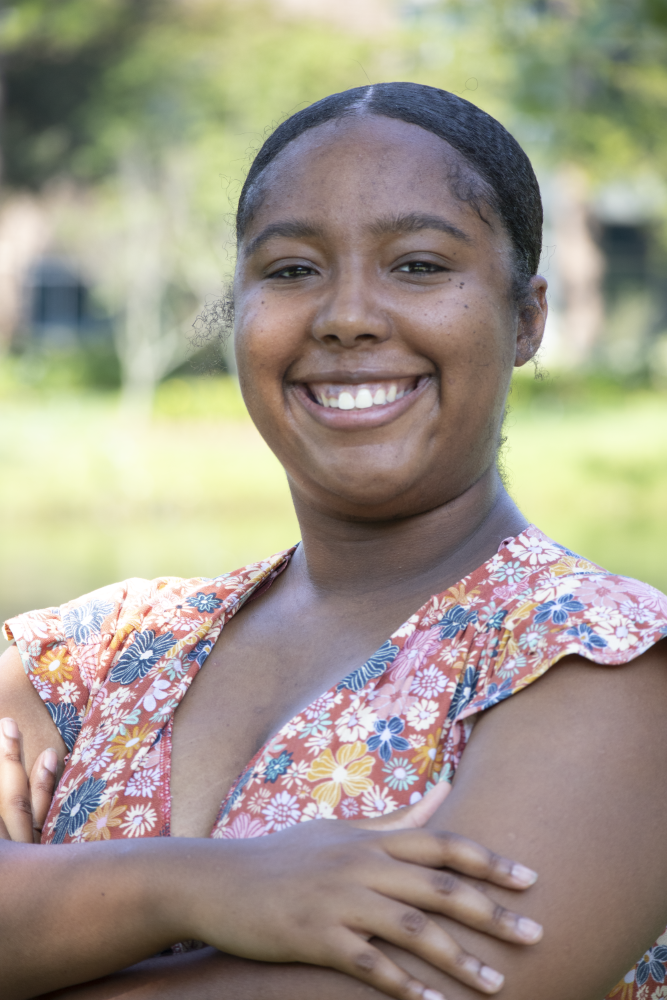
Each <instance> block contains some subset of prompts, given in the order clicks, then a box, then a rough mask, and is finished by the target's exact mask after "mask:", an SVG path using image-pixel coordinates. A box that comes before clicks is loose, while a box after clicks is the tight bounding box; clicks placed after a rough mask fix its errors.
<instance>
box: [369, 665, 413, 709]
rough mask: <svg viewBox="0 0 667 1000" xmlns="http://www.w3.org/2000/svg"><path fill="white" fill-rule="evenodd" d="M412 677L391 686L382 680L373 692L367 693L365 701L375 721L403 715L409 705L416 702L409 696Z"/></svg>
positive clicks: (388, 682)
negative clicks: (373, 714) (369, 706)
mask: <svg viewBox="0 0 667 1000" xmlns="http://www.w3.org/2000/svg"><path fill="white" fill-rule="evenodd" d="M411 687H412V677H410V676H408V677H405V678H403V680H402V681H398V682H397V683H396V684H393V683H392V682H391V681H389V680H383V681H382V682H381V683H380V685H379V686H378V687H376V688H375V689H374V690H373V691H369V692H368V695H367V697H366V700H367V701H368V703H369V704H370V705H371V707H372V709H373V712H374V713H375V716H376V718H377V719H389V718H391V716H392V715H405V713H406V712H407V710H408V709H409V708H410V706H411V705H414V703H415V702H416V700H417V697H416V695H414V694H410V688H411Z"/></svg>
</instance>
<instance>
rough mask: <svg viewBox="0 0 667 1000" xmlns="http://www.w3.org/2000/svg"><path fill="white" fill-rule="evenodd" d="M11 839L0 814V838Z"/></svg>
mask: <svg viewBox="0 0 667 1000" xmlns="http://www.w3.org/2000/svg"><path fill="white" fill-rule="evenodd" d="M11 839H12V838H11V837H10V836H9V830H8V829H7V827H6V826H5V821H4V819H3V818H2V816H0V840H11Z"/></svg>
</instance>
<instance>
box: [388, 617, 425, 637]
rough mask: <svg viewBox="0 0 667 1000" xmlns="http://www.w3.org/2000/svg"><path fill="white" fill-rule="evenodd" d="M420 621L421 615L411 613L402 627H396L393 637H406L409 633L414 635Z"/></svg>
mask: <svg viewBox="0 0 667 1000" xmlns="http://www.w3.org/2000/svg"><path fill="white" fill-rule="evenodd" d="M418 621H419V615H410V617H409V618H408V620H407V621H406V622H405V624H404V625H401V627H400V628H398V629H396V631H395V632H394V634H393V635H392V639H404V638H405V637H406V636H408V635H412V633H413V632H414V630H415V629H416V628H417V622H418Z"/></svg>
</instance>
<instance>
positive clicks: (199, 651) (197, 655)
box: [185, 639, 215, 667]
mask: <svg viewBox="0 0 667 1000" xmlns="http://www.w3.org/2000/svg"><path fill="white" fill-rule="evenodd" d="M214 645H215V643H214V642H213V640H212V639H200V640H199V642H198V643H197V645H196V646H195V647H194V649H192V650H191V651H190V652H189V653H188V655H187V656H186V657H185V659H186V660H187V661H188V662H189V663H192V662H193V661H195V660H196V662H197V663H198V664H199V666H200V667H202V666H203V665H204V660H205V659H206V658H207V656H208V655H209V653H210V652H211V650H212V649H213V646H214Z"/></svg>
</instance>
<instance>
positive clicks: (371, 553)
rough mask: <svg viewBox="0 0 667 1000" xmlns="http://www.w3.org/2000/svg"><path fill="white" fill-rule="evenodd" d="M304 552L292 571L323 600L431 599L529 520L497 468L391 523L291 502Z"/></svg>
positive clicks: (301, 550)
mask: <svg viewBox="0 0 667 1000" xmlns="http://www.w3.org/2000/svg"><path fill="white" fill-rule="evenodd" d="M294 505H295V508H296V513H297V517H298V519H299V525H300V528H301V533H302V535H301V537H302V545H301V546H300V547H299V549H298V550H297V553H296V555H295V563H296V566H295V568H297V567H298V575H299V577H300V578H301V581H302V583H307V585H308V586H309V587H310V588H312V589H313V590H314V591H316V592H317V593H318V595H319V596H320V597H339V598H341V599H343V600H345V601H346V602H347V601H350V602H354V601H355V600H358V599H359V598H360V597H362V596H363V597H366V598H367V597H368V596H369V594H372V593H375V594H379V593H384V594H388V593H392V592H393V593H396V594H397V595H398V594H400V593H409V592H421V591H424V592H429V593H436V592H438V591H440V590H444V589H446V588H447V587H449V586H452V585H453V584H455V583H456V582H457V581H458V580H460V579H461V578H462V577H464V576H466V575H467V574H468V573H470V572H471V571H472V570H474V569H476V568H477V567H478V566H480V565H481V564H482V563H483V562H485V561H486V560H487V559H490V558H491V556H492V555H493V554H494V553H495V552H496V551H497V550H498V546H499V545H500V542H501V541H502V540H503V538H507V537H508V536H511V535H516V534H518V533H520V532H521V531H523V530H524V528H525V527H526V526H527V523H528V522H527V521H526V519H525V518H524V516H523V515H522V514H521V512H520V511H519V509H518V508H517V506H516V505H515V504H514V502H513V501H512V499H511V498H510V497H509V495H508V493H507V491H506V490H505V488H504V486H503V485H502V482H501V480H500V476H499V475H498V471H497V469H496V468H495V467H492V468H491V469H489V470H488V471H487V472H486V473H485V474H484V475H483V476H482V477H481V479H479V480H478V481H477V482H476V483H475V484H474V485H473V486H471V487H470V488H469V489H468V490H466V492H465V493H463V494H462V495H461V496H459V497H456V499H454V500H451V501H449V502H447V503H445V504H443V505H442V506H440V507H436V508H434V509H433V510H429V511H427V512H426V513H423V514H417V515H415V516H413V517H408V518H402V519H400V520H395V521H382V522H355V521H344V520H338V519H336V518H334V517H332V516H330V515H329V514H323V513H321V512H318V511H316V510H313V508H312V507H309V506H308V505H306V504H305V503H303V502H301V500H300V498H299V497H298V496H296V495H295V496H294Z"/></svg>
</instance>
